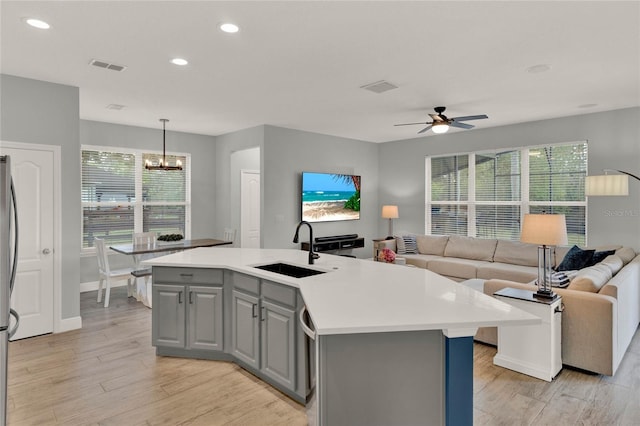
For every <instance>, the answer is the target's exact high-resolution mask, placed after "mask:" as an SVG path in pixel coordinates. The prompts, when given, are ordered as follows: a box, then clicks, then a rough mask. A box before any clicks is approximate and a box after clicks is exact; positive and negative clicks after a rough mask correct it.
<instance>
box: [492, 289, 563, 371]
mask: <svg viewBox="0 0 640 426" xmlns="http://www.w3.org/2000/svg"><path fill="white" fill-rule="evenodd" d="M493 295H494V297H496V298H497V299H499V300H501V301H502V302H505V303H507V304H509V305H511V306H514V307H516V308H518V309H522V310H523V311H526V312H529V313H530V314H533V315H535V316H537V317H539V318H540V319H542V322H541V323H540V324H535V325H524V326H517V327H498V353H497V354H496V356H495V357H494V358H493V363H494V364H495V365H499V366H501V367H505V368H508V369H510V370H515V371H518V372H520V373H523V374H527V375H529V376H533V377H536V378H538V379H542V380H546V381H548V382H550V381H552V380H553V378H554V377H555V376H556V375H557V374H558V373H559V372H560V370H561V369H562V354H561V348H562V347H561V332H562V297H561V296H559V295H557V294H556V295H555V297H554V298H553V299H547V298H540V297H537V296H536V294H535V292H533V291H528V290H521V289H515V288H503V289H502V290H500V291H497V292H495V293H494V294H493Z"/></svg>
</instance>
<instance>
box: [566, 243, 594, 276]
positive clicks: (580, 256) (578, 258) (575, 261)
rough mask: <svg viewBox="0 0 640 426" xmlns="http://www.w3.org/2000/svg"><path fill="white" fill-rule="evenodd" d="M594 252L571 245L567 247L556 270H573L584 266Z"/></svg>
mask: <svg viewBox="0 0 640 426" xmlns="http://www.w3.org/2000/svg"><path fill="white" fill-rule="evenodd" d="M595 252H596V251H595V250H582V249H581V248H580V247H578V246H573V247H571V249H569V251H568V252H567V254H566V255H565V257H564V259H562V262H560V264H559V265H558V267H557V268H556V271H574V270H577V269H582V268H586V267H587V266H588V265H589V263H590V262H591V259H592V258H593V253H595Z"/></svg>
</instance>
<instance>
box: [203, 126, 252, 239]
mask: <svg viewBox="0 0 640 426" xmlns="http://www.w3.org/2000/svg"><path fill="white" fill-rule="evenodd" d="M263 144H264V126H257V127H252V128H249V129H244V130H240V131H237V132H233V133H228V134H226V135H221V136H218V137H216V165H215V174H216V177H215V178H216V180H215V182H216V209H215V214H214V218H215V226H216V229H217V230H218V231H219V232H220V236H222V233H223V231H224V228H227V227H235V226H234V224H239V223H240V216H239V212H238V211H234V210H233V206H234V203H235V202H236V201H235V200H236V198H237V194H233V192H232V187H235V186H234V185H235V184H233V185H232V178H231V177H232V164H231V163H232V161H231V157H232V155H233V154H234V153H235V152H239V151H243V150H246V149H252V148H260V150H262V146H263ZM259 161H261V160H259ZM253 162H254V160H251V163H252V164H253ZM236 167H238V168H239V167H240V166H239V165H238V164H234V165H233V168H236ZM258 169H262V167H261V166H260V164H258ZM234 173H235V172H234ZM233 180H234V181H235V179H233ZM261 185H262V186H264V181H262V182H261ZM261 192H263V191H261ZM238 202H239V201H238ZM235 228H236V229H239V225H237V227H235ZM238 238H239V235H236V246H239V244H238V241H239V239H238Z"/></svg>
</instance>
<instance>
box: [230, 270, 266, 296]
mask: <svg viewBox="0 0 640 426" xmlns="http://www.w3.org/2000/svg"><path fill="white" fill-rule="evenodd" d="M231 276H232V283H233V287H234V288H237V289H242V290H244V291H248V292H249V293H253V294H259V288H260V279H259V278H256V277H251V276H249V275H244V274H239V273H237V272H234V273H233V274H232V275H231Z"/></svg>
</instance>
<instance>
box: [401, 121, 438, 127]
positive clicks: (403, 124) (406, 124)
mask: <svg viewBox="0 0 640 426" xmlns="http://www.w3.org/2000/svg"><path fill="white" fill-rule="evenodd" d="M414 124H431V123H425V122H424V121H423V122H421V123H402V124H394V126H413V125H414Z"/></svg>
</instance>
